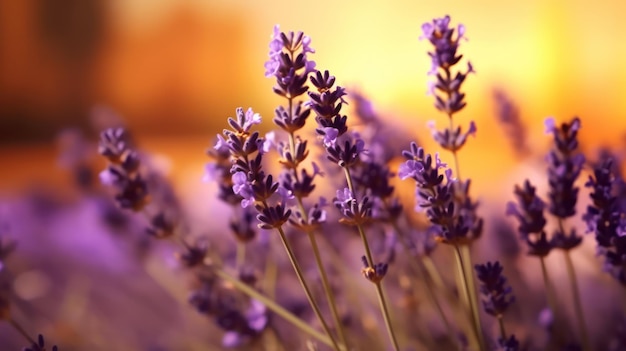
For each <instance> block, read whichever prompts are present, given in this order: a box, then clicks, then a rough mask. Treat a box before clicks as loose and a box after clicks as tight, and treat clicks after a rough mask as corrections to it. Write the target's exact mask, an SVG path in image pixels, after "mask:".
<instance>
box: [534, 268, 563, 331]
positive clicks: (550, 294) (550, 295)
mask: <svg viewBox="0 0 626 351" xmlns="http://www.w3.org/2000/svg"><path fill="white" fill-rule="evenodd" d="M539 261H540V262H541V274H542V275H543V284H544V286H545V287H546V297H547V299H548V306H550V309H551V310H552V313H553V315H554V320H555V321H557V322H558V321H559V317H560V313H559V308H558V303H557V300H556V295H555V294H554V288H553V287H552V283H551V282H550V277H549V276H548V268H547V267H546V261H545V257H542V256H540V257H539ZM554 330H555V334H556V336H557V338H560V333H559V332H558V331H559V326H558V325H557V326H556V327H555V328H554Z"/></svg>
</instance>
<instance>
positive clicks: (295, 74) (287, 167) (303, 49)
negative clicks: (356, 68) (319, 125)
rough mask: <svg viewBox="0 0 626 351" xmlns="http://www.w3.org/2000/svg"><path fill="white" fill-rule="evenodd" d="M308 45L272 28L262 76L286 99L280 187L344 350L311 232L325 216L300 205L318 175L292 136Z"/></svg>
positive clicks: (280, 122)
mask: <svg viewBox="0 0 626 351" xmlns="http://www.w3.org/2000/svg"><path fill="white" fill-rule="evenodd" d="M310 42H311V38H309V37H308V36H306V35H304V34H303V33H302V32H297V33H294V32H289V33H284V32H280V30H279V27H278V26H275V27H274V34H273V37H272V41H271V42H270V54H269V56H270V59H269V61H268V62H267V63H266V64H265V67H266V74H265V75H266V76H267V77H273V78H275V79H276V85H275V86H274V92H275V93H276V94H277V95H279V96H281V97H283V98H285V99H286V100H287V106H286V107H285V106H279V107H278V108H277V109H276V111H275V117H274V123H275V124H276V125H277V126H278V127H280V128H281V129H282V130H283V131H284V132H286V133H287V135H288V140H289V141H288V143H287V145H285V144H284V143H278V152H279V154H280V156H281V160H280V163H281V164H282V165H283V167H284V173H283V174H282V179H281V184H282V186H283V187H284V188H285V189H286V190H287V191H288V192H289V193H290V194H292V195H293V196H294V197H295V199H296V201H297V204H298V206H297V210H296V212H295V217H296V218H295V219H293V218H292V219H290V223H292V224H293V225H294V226H295V227H296V228H298V229H300V230H302V231H304V232H305V233H306V234H307V237H308V238H309V242H310V244H311V249H312V250H313V257H314V258H315V264H316V265H317V269H318V271H319V274H320V277H321V279H322V286H323V288H324V293H325V294H326V298H327V300H328V304H329V306H330V311H331V313H332V315H333V319H334V321H335V326H336V328H337V331H338V334H339V340H340V341H341V343H342V344H343V345H345V346H346V347H347V346H348V343H347V337H346V334H345V331H344V328H343V323H342V321H341V317H340V315H339V312H338V309H337V304H336V302H335V297H334V293H333V291H332V289H331V286H330V283H329V280H328V275H327V273H326V269H325V268H324V264H323V262H322V257H321V254H320V250H319V247H318V244H317V240H316V238H315V235H316V233H315V231H316V229H317V228H319V227H320V225H321V224H322V223H323V222H324V221H325V220H326V214H325V211H324V210H323V209H321V204H319V203H317V204H315V205H314V206H312V207H311V208H310V209H309V210H307V209H306V207H305V204H304V199H305V198H307V197H309V196H310V195H311V193H312V192H313V190H314V189H315V184H314V179H315V177H316V176H318V175H320V174H321V172H320V171H319V170H318V168H317V165H316V164H315V163H313V172H312V174H309V172H307V171H306V170H305V169H302V168H301V165H302V163H303V162H304V161H305V160H306V158H307V156H308V154H309V150H308V149H307V142H306V140H304V141H303V140H302V139H300V137H299V136H297V135H296V132H298V131H299V130H301V129H302V128H303V127H304V126H305V123H306V120H307V118H308V117H309V115H310V113H311V110H310V108H308V107H305V106H304V105H303V102H302V101H301V100H296V99H297V98H298V97H300V96H301V95H303V94H304V93H306V91H307V90H308V86H307V85H306V83H307V78H308V77H309V74H310V73H312V72H314V68H315V62H314V61H312V60H310V59H308V57H307V54H308V53H314V52H315V50H313V49H312V48H311V46H310Z"/></svg>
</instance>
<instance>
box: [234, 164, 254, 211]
mask: <svg viewBox="0 0 626 351" xmlns="http://www.w3.org/2000/svg"><path fill="white" fill-rule="evenodd" d="M232 181H233V192H234V193H235V194H237V195H239V196H241V197H242V198H243V199H242V200H241V207H243V208H246V207H248V206H249V205H250V204H254V201H255V197H254V189H252V185H251V184H250V182H249V181H248V177H247V176H246V174H245V173H244V172H236V173H235V174H233V177H232Z"/></svg>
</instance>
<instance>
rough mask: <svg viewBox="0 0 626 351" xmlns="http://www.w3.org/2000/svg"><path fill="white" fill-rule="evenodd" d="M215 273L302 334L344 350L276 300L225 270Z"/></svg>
mask: <svg viewBox="0 0 626 351" xmlns="http://www.w3.org/2000/svg"><path fill="white" fill-rule="evenodd" d="M214 272H215V274H216V275H217V276H218V277H220V278H222V279H224V280H226V281H228V282H229V283H231V284H232V285H233V286H234V287H235V288H236V289H237V290H239V291H241V292H243V293H244V294H246V295H248V296H250V297H251V298H253V299H255V300H258V301H259V302H261V303H262V304H264V305H265V306H267V308H269V309H270V310H271V311H273V312H274V313H276V314H277V315H279V316H280V317H282V318H284V319H285V320H287V321H288V322H289V323H291V324H293V326H295V327H296V328H298V329H300V330H301V331H302V332H304V333H306V334H307V335H309V336H310V337H312V338H314V339H316V340H318V341H319V342H322V343H324V344H326V345H328V346H331V347H335V349H336V350H343V349H339V348H337V347H336V343H335V342H334V341H333V340H332V338H329V337H328V336H326V335H324V334H322V333H320V332H318V331H317V330H315V329H313V328H312V327H311V326H310V325H309V324H307V323H306V322H304V321H303V320H301V319H300V318H298V317H296V316H295V315H293V314H292V313H291V312H289V311H288V310H286V309H284V308H283V307H281V306H280V305H279V304H277V303H276V302H275V301H274V300H272V299H270V298H268V297H266V296H264V295H263V294H261V293H260V292H258V291H256V290H254V289H253V288H252V287H250V286H249V285H247V284H245V283H243V282H241V281H240V280H239V279H237V278H235V277H233V276H231V275H230V274H228V273H226V272H224V271H223V270H221V269H219V268H215V269H214Z"/></svg>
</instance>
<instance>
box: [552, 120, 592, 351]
mask: <svg viewBox="0 0 626 351" xmlns="http://www.w3.org/2000/svg"><path fill="white" fill-rule="evenodd" d="M545 124H546V132H547V133H550V134H552V135H553V137H554V147H553V149H552V150H551V151H550V153H549V154H548V165H549V166H548V183H549V185H550V191H549V194H548V198H549V199H550V207H549V210H550V213H551V214H552V215H554V216H555V217H556V218H557V220H558V222H559V224H558V226H557V228H556V230H555V232H554V234H553V236H552V242H553V245H554V247H555V248H557V249H561V250H563V252H564V254H565V267H566V268H567V275H568V278H569V281H570V288H571V291H572V295H573V300H574V311H575V313H576V320H577V322H578V331H579V332H580V337H581V343H582V345H583V347H584V349H585V350H591V346H590V344H589V337H588V335H587V326H586V325H585V314H584V311H583V305H582V302H581V300H580V291H579V288H578V279H577V278H576V271H575V268H574V263H573V262H572V258H571V250H572V249H574V248H576V247H578V246H579V245H580V244H581V243H582V240H583V238H582V237H581V236H580V235H578V234H577V233H576V229H575V228H572V229H571V231H570V232H569V233H567V232H566V230H565V225H564V222H565V220H566V219H567V218H569V217H573V216H574V215H575V214H576V202H577V200H578V187H576V186H575V185H574V183H575V182H576V180H577V179H578V176H579V175H580V172H581V170H582V167H583V164H584V163H585V157H584V156H583V155H582V154H581V153H579V152H578V130H579V129H580V119H579V118H577V117H576V118H574V119H572V121H571V122H569V123H562V124H561V125H560V126H558V127H557V126H556V124H555V121H554V119H553V118H548V119H546V122H545Z"/></svg>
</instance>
